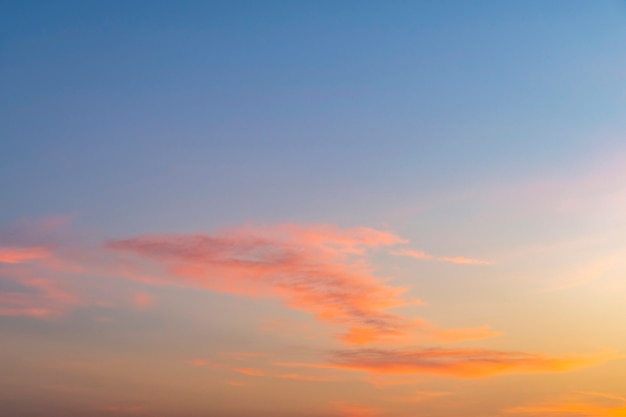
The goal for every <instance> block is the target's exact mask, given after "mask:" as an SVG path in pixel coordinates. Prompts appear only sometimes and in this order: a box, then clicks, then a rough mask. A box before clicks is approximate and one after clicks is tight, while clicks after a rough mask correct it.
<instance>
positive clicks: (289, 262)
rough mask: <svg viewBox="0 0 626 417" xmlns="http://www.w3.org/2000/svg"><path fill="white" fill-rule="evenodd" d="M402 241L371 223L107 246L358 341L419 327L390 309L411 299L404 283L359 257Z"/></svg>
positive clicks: (177, 280) (189, 282)
mask: <svg viewBox="0 0 626 417" xmlns="http://www.w3.org/2000/svg"><path fill="white" fill-rule="evenodd" d="M403 242H404V240H403V239H401V238H399V237H398V236H396V235H393V234H391V233H387V232H381V231H377V230H373V229H367V228H354V229H347V230H340V229H337V228H335V227H332V226H319V225H317V226H295V225H282V226H275V227H251V226H247V227H244V228H240V229H234V230H229V231H226V232H223V233H221V234H217V235H161V236H139V237H134V238H130V239H126V240H117V241H111V242H109V243H108V244H107V248H108V249H111V250H114V251H118V252H122V253H127V254H134V255H137V256H139V257H140V258H143V259H144V260H150V261H151V262H155V263H157V264H159V265H161V266H162V267H164V268H165V274H163V275H162V276H164V277H165V281H166V282H169V283H172V284H178V285H185V286H194V287H200V288H205V289H209V290H212V291H219V292H225V293H231V294H237V295H243V296H251V297H276V298H279V299H282V300H283V301H284V303H285V305H287V306H288V307H290V308H294V309H297V310H302V311H306V312H309V313H312V314H314V315H315V317H316V318H317V319H318V320H320V321H323V322H331V323H338V324H342V325H345V326H346V327H347V332H346V333H344V334H343V335H342V336H341V339H342V340H343V341H344V342H347V343H356V344H359V343H368V342H372V341H379V340H384V339H388V338H397V337H405V336H407V335H408V332H409V331H410V330H411V329H413V328H415V327H416V326H417V324H416V323H414V322H413V321H412V320H409V319H406V318H404V317H401V316H399V315H395V314H391V313H389V312H387V311H386V310H387V309H389V308H392V307H400V306H404V305H407V304H408V302H407V301H405V300H402V299H401V295H402V294H403V293H404V292H405V290H406V289H404V288H396V287H391V286H388V285H384V284H382V283H381V281H382V280H381V279H379V278H376V277H375V276H373V275H372V272H371V269H370V267H369V266H368V265H367V264H366V263H365V261H364V260H363V258H362V256H361V255H362V254H363V253H364V252H365V251H366V250H368V249H373V248H376V247H381V246H387V245H393V244H397V243H403ZM147 279H148V280H149V279H150V278H147Z"/></svg>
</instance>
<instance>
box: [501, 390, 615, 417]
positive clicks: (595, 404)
mask: <svg viewBox="0 0 626 417" xmlns="http://www.w3.org/2000/svg"><path fill="white" fill-rule="evenodd" d="M504 412H505V413H506V414H507V415H511V414H513V415H515V414H517V415H526V416H558V417H620V416H626V399H625V398H623V397H621V396H619V395H615V394H611V393H600V392H581V393H577V394H576V395H570V396H569V398H564V399H561V400H557V401H552V402H546V403H543V404H537V405H528V406H520V407H513V408H509V409H507V410H505V411H504Z"/></svg>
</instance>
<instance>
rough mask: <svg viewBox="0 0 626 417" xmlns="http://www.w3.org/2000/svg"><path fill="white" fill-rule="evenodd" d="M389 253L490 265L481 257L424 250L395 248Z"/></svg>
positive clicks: (421, 258) (458, 262) (442, 260)
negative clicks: (466, 256) (450, 254)
mask: <svg viewBox="0 0 626 417" xmlns="http://www.w3.org/2000/svg"><path fill="white" fill-rule="evenodd" d="M391 254H392V255H396V256H408V257H410V258H415V259H420V260H434V261H439V262H450V263H453V264H467V265H491V262H489V261H485V260H482V259H473V258H464V257H461V256H457V257H453V256H434V255H430V254H428V253H426V252H422V251H416V250H412V249H400V250H395V251H392V252H391Z"/></svg>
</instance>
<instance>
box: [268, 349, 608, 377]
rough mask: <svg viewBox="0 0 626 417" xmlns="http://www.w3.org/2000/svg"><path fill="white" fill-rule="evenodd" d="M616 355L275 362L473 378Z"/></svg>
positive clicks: (416, 353)
mask: <svg viewBox="0 0 626 417" xmlns="http://www.w3.org/2000/svg"><path fill="white" fill-rule="evenodd" d="M616 357H617V355H615V354H610V353H602V354H596V355H588V356H568V357H551V356H547V355H542V354H535V353H526V352H506V351H498V350H480V349H438V348H433V349H418V350H383V349H353V350H342V351H336V352H334V353H333V354H332V355H331V357H330V360H329V361H328V362H327V363H288V362H287V363H284V362H282V363H276V365H280V366H291V367H315V368H329V369H342V370H347V371H361V372H368V373H371V374H375V375H411V374H432V375H444V376H450V377H457V378H476V377H486V376H491V375H498V374H516V373H542V372H565V371H570V370H572V369H576V368H579V367H583V366H590V365H595V364H598V363H601V362H605V361H607V360H610V359H614V358H616Z"/></svg>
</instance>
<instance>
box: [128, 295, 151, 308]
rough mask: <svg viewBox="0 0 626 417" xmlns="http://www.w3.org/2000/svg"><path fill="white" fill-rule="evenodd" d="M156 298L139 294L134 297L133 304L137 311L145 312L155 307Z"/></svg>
mask: <svg viewBox="0 0 626 417" xmlns="http://www.w3.org/2000/svg"><path fill="white" fill-rule="evenodd" d="M155 302H156V298H155V297H154V296H152V295H150V294H146V293H143V292H140V293H137V294H135V295H134V296H133V299H132V303H133V306H134V307H135V308H136V309H137V310H145V309H147V308H149V307H151V306H153V305H154V303H155Z"/></svg>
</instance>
